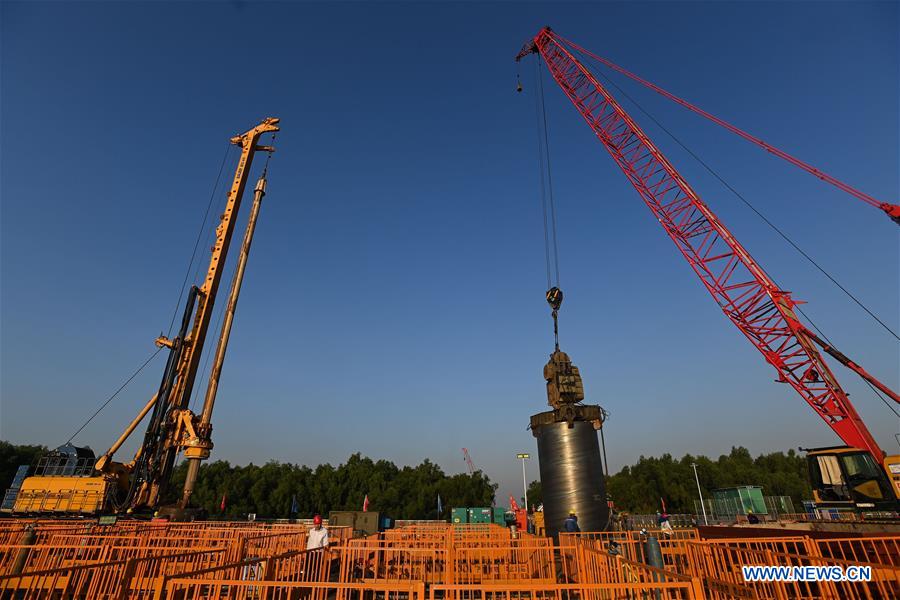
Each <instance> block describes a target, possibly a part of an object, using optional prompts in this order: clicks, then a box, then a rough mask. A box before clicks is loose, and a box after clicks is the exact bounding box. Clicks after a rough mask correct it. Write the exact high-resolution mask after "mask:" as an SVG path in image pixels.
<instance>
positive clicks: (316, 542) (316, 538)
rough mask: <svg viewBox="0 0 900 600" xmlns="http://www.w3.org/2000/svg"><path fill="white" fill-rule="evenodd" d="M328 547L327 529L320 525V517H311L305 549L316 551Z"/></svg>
mask: <svg viewBox="0 0 900 600" xmlns="http://www.w3.org/2000/svg"><path fill="white" fill-rule="evenodd" d="M327 547H328V529H327V528H326V527H324V526H323V525H322V515H316V516H314V517H313V526H312V529H310V530H309V532H308V533H307V534H306V549H307V550H318V549H319V548H327Z"/></svg>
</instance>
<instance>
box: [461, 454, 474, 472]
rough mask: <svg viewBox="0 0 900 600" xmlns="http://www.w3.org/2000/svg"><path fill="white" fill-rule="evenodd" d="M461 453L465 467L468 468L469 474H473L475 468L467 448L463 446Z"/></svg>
mask: <svg viewBox="0 0 900 600" xmlns="http://www.w3.org/2000/svg"><path fill="white" fill-rule="evenodd" d="M462 453H463V459H464V460H465V461H466V467H468V468H469V475H474V474H475V471H476V470H477V469H476V468H475V463H474V462H472V457H471V456H469V449H468V448H463V449H462Z"/></svg>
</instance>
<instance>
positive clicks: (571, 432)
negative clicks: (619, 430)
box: [533, 421, 609, 539]
mask: <svg viewBox="0 0 900 600" xmlns="http://www.w3.org/2000/svg"><path fill="white" fill-rule="evenodd" d="M533 433H534V435H535V437H536V438H537V446H538V461H539V462H540V470H541V491H542V495H543V501H544V524H545V527H546V529H547V535H548V536H553V538H554V539H558V534H559V532H560V531H565V529H564V527H563V523H564V521H565V520H566V517H568V516H569V511H570V510H574V511H575V514H577V515H578V526H579V527H580V528H581V530H582V531H602V530H603V529H604V528H605V527H606V525H607V521H608V519H609V508H608V506H607V504H606V485H605V483H604V481H603V465H602V463H601V461H600V445H599V444H598V442H597V430H596V429H594V425H593V424H592V423H590V422H588V421H575V422H573V424H572V427H571V428H570V427H569V424H568V423H566V422H565V421H563V422H558V423H548V424H545V425H539V426H538V427H536V428H535V429H534V430H533Z"/></svg>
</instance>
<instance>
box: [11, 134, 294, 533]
mask: <svg viewBox="0 0 900 600" xmlns="http://www.w3.org/2000/svg"><path fill="white" fill-rule="evenodd" d="M278 123H279V119H277V118H267V119H264V120H263V121H262V122H261V123H260V124H259V125H257V126H256V127H254V128H252V129H250V130H249V131H247V132H245V133H242V134H240V135H236V136H234V137H233V138H231V143H232V144H234V145H236V146H238V147H240V150H241V154H240V158H239V159H238V164H237V168H236V170H235V173H234V178H233V180H232V183H231V188H230V190H229V192H228V197H227V200H226V205H225V210H224V212H223V213H222V215H221V217H220V221H219V223H218V226H217V227H216V239H215V243H214V244H213V247H212V249H211V253H212V254H211V256H210V260H209V268H208V269H207V272H206V278H205V279H204V280H203V283H202V284H201V285H200V286H199V287H197V286H196V285H194V286H192V287H191V289H190V291H189V293H188V295H187V302H186V305H185V307H184V313H183V317H182V320H181V327H180V329H179V331H178V335H177V336H176V337H174V338H172V339H169V338H167V337H166V336H163V335H161V336H160V337H158V338H157V339H156V344H157V346H159V347H160V348H164V349H166V350H168V360H167V361H166V366H165V370H164V371H163V376H162V380H161V381H160V384H159V388H158V389H157V391H156V393H155V394H153V396H152V397H151V398H150V400H149V401H148V402H147V403H146V405H144V407H143V408H142V409H141V410H140V412H139V413H138V414H137V416H136V417H135V418H134V419H133V420H132V421H131V423H130V424H129V425H128V427H126V428H125V431H123V432H122V435H120V436H119V438H118V439H117V440H116V441H115V443H114V444H113V445H112V446H110V448H109V450H108V451H107V452H106V453H105V454H103V456H101V457H100V458H99V459H95V457H94V454H93V452H92V451H91V450H90V449H87V448H77V447H75V446H73V445H71V444H67V445H65V446H61V447H60V448H58V449H57V450H55V451H52V452H49V453H48V454H46V455H45V456H43V457H42V458H41V459H40V460H38V462H37V464H36V465H33V466H31V467H30V468H29V472H30V474H28V476H26V477H24V479H23V478H22V477H21V475H25V474H26V473H25V472H24V469H20V476H19V477H17V480H18V481H17V482H14V485H13V487H12V488H11V489H10V490H9V491H8V492H7V495H6V497H5V498H4V503H3V508H4V510H6V511H7V512H12V513H15V514H57V515H78V514H97V513H134V512H137V511H155V510H158V512H159V513H160V514H167V515H169V516H172V517H173V518H189V517H191V516H193V515H194V514H195V513H196V511H195V510H193V509H191V508H190V502H191V494H192V493H193V491H194V484H195V483H196V481H197V474H198V472H199V469H200V461H202V460H204V459H206V458H208V457H209V455H210V450H211V449H212V447H213V443H212V439H211V434H212V423H211V417H212V410H213V405H214V404H215V400H216V392H217V389H218V383H219V377H220V375H221V373H222V364H223V362H224V359H225V351H226V349H227V346H228V338H229V335H230V333H231V326H232V323H233V320H234V311H235V307H236V305H237V300H238V295H239V293H240V288H241V282H242V280H243V275H244V271H245V268H246V265H247V257H248V255H249V252H250V245H251V242H252V240H253V232H254V230H255V227H256V221H257V217H258V215H259V209H260V206H261V203H262V199H263V196H264V195H265V192H266V171H265V170H263V173H262V175H261V176H260V178H259V180H258V181H257V184H256V187H255V189H254V197H253V206H252V208H251V210H250V216H249V218H248V221H247V227H246V230H245V233H244V239H243V243H242V245H241V247H240V254H239V256H238V261H237V266H236V267H235V273H234V278H233V280H232V283H231V291H230V294H229V297H228V304H227V306H226V308H225V312H224V315H223V318H222V330H221V332H220V335H219V340H218V344H217V346H216V350H215V358H214V360H213V363H212V368H211V370H210V376H209V384H208V386H207V389H206V395H205V398H204V402H203V409H202V412H201V413H200V414H199V415H198V414H195V413H194V412H192V411H191V410H190V409H189V408H188V405H189V402H190V399H191V395H192V392H193V389H194V384H195V380H196V377H197V374H198V371H199V366H200V357H201V354H202V353H203V346H204V342H205V340H206V334H207V331H208V329H209V326H210V322H211V320H212V313H213V306H214V304H215V300H216V294H217V292H218V289H219V283H220V281H221V279H222V273H223V271H224V267H225V260H226V257H227V255H228V249H229V248H230V246H231V242H232V237H233V234H234V230H235V227H236V225H237V216H238V212H239V210H240V207H241V198H242V196H243V194H244V188H245V187H246V185H247V180H248V178H249V175H250V166H251V164H252V162H253V157H254V155H255V154H256V153H257V152H260V151H262V152H267V153H271V152H274V150H275V149H274V147H272V146H264V145H260V144H259V142H260V138H261V136H263V135H265V134H269V133H271V134H273V135H274V133H275V132H277V131H279V127H278ZM148 415H149V421H148V422H147V428H146V431H145V433H144V439H143V441H142V442H141V445H140V447H139V448H138V450H137V452H136V453H135V455H134V457H133V458H132V459H131V460H130V461H128V462H116V461H115V460H113V456H114V454H115V452H116V451H117V450H118V449H119V448H121V446H122V445H123V444H124V443H125V441H126V440H127V439H128V438H129V437H130V436H131V435H132V434H133V433H134V431H135V430H136V429H137V428H138V426H139V425H140V424H141V423H142V422H143V421H144V420H145V419H147V417H148ZM182 452H183V453H184V458H185V459H186V460H187V461H188V470H187V476H186V479H185V483H184V489H183V492H182V495H181V499H180V500H179V501H178V502H177V504H175V505H173V506H162V507H161V506H160V505H161V503H162V501H163V498H164V496H165V495H166V492H167V491H168V488H169V486H170V483H171V479H172V472H173V470H174V467H175V459H176V457H177V455H178V454H179V453H182Z"/></svg>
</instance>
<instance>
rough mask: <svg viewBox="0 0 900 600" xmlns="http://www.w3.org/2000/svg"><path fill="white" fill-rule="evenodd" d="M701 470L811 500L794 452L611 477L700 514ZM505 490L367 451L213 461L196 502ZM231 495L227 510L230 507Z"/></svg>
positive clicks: (460, 495)
mask: <svg viewBox="0 0 900 600" xmlns="http://www.w3.org/2000/svg"><path fill="white" fill-rule="evenodd" d="M44 450H45V448H42V447H40V446H16V445H13V444H10V443H8V442H4V441H0V486H2V487H3V488H5V487H6V486H8V485H9V483H10V482H11V481H12V478H13V476H14V475H15V472H16V468H17V467H18V466H19V465H20V464H31V463H33V462H34V460H35V458H36V457H37V456H38V455H39V454H40V453H41V452H42V451H44ZM692 463H697V475H698V477H699V479H700V487H701V489H702V490H703V494H704V497H707V498H708V497H711V492H712V491H713V490H714V489H717V488H723V487H730V486H735V485H758V486H761V487H762V488H763V494H765V495H767V496H790V497H791V499H792V500H793V502H794V506H795V507H797V509H798V510H799V508H800V506H801V501H802V500H803V499H806V498H809V497H810V495H811V491H810V487H809V483H808V481H807V473H806V460H805V458H804V457H802V456H800V455H798V454H797V453H796V452H794V451H793V450H790V451H788V452H787V453H783V452H772V453H769V454H761V455H759V456H757V457H756V458H754V457H752V456H751V455H750V452H749V451H748V450H747V449H746V448H742V447H738V448H732V449H731V452H730V453H729V454H724V455H722V456H719V457H718V458H717V459H715V460H713V459H710V458H707V457H705V456H692V455H690V454H686V455H685V456H683V457H682V458H681V459H675V458H673V457H672V456H671V455H670V454H664V455H662V456H661V457H659V458H655V457H649V458H648V457H645V456H641V457H640V458H639V459H638V461H637V463H636V464H634V465H631V466H626V467H624V468H622V469H621V470H620V471H619V472H618V473H615V474H614V475H611V476H609V477H608V479H607V485H606V491H607V494H608V495H609V497H610V498H611V499H612V500H613V501H614V502H615V505H616V507H617V508H619V509H620V510H625V511H629V512H633V513H651V512H655V511H656V510H659V508H660V498H662V499H663V500H665V503H666V509H667V510H668V511H669V512H672V513H680V512H685V513H692V512H694V500H695V499H696V498H697V485H696V483H695V480H694V471H693V469H692V468H691V465H692ZM185 471H186V468H185V465H184V464H182V465H181V466H179V467H178V468H177V469H176V471H175V475H174V477H173V481H172V485H171V486H170V488H169V492H170V494H172V498H171V500H174V499H175V496H176V495H177V494H178V493H179V491H180V489H181V484H182V483H183V481H184V475H185ZM496 489H497V485H496V484H493V483H491V481H490V479H489V478H488V477H487V476H486V475H484V474H483V473H482V472H481V471H476V472H475V473H474V474H473V475H468V474H457V475H448V474H446V473H444V471H443V470H442V469H441V468H440V467H438V466H437V465H436V464H434V463H432V462H431V461H429V460H428V459H425V460H423V461H422V462H421V463H420V464H419V465H416V466H405V467H398V466H397V465H395V464H394V463H392V462H390V461H386V460H378V461H373V460H372V459H370V458H366V457H363V456H361V455H360V454H358V453H357V454H353V455H351V456H350V457H349V458H348V459H347V461H346V462H344V463H343V464H340V465H338V466H336V467H335V466H332V465H330V464H325V465H319V466H317V467H315V468H311V467H307V466H301V465H296V464H292V463H281V462H274V461H272V462H268V463H266V464H264V465H254V464H249V465H245V466H238V465H232V464H230V463H228V462H226V461H215V462H211V463H205V464H203V466H201V468H200V477H199V479H198V482H197V487H196V491H195V493H194V497H193V501H194V504H196V505H197V506H201V507H203V508H205V509H206V510H207V511H208V512H209V514H210V515H213V516H216V515H222V516H226V517H242V516H243V515H246V514H247V513H256V514H257V515H258V516H259V517H260V518H281V517H289V516H293V515H294V513H292V512H291V509H292V508H296V509H297V510H296V513H295V514H296V515H297V516H300V517H308V516H311V515H313V514H315V513H321V514H327V513H328V512H330V511H332V510H361V509H362V504H363V499H364V498H365V496H366V495H367V494H368V496H369V509H370V510H373V511H380V512H383V513H385V514H387V515H390V516H392V517H394V518H397V519H434V518H442V519H447V518H449V516H450V508H452V507H457V506H459V507H462V506H491V504H492V501H493V498H494V494H495V492H496ZM223 495H224V496H225V498H226V500H225V511H224V512H223V511H221V510H220V509H221V503H222V497H223ZM438 495H440V497H441V505H442V511H441V513H440V514H439V513H438V512H437V497H438ZM295 498H296V505H294V499H295ZM541 500H542V499H541V485H540V481H534V482H532V483H531V485H530V486H529V488H528V504H529V506H537V505H539V504H540V503H541ZM497 504H498V505H502V506H505V505H506V499H505V498H502V499H501V498H498V499H497Z"/></svg>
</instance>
